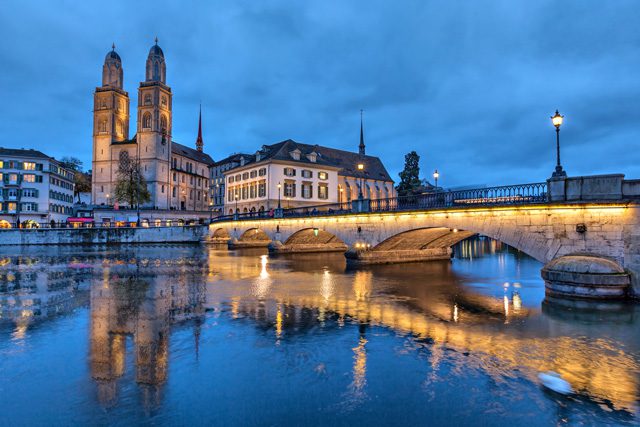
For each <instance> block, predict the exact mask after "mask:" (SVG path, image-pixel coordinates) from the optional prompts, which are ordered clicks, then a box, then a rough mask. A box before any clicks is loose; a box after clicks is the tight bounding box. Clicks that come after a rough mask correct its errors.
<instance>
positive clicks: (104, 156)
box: [92, 39, 213, 212]
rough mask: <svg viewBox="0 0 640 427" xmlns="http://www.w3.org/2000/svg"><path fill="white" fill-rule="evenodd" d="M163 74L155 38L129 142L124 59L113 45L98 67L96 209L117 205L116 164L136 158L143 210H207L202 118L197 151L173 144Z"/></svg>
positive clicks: (208, 163)
mask: <svg viewBox="0 0 640 427" xmlns="http://www.w3.org/2000/svg"><path fill="white" fill-rule="evenodd" d="M166 74H167V72H166V64H165V58H164V53H163V52H162V49H161V48H160V46H158V40H157V39H156V42H155V44H154V45H153V46H152V47H151V49H150V50H149V55H148V56H147V61H146V71H145V79H144V81H143V82H141V83H140V86H139V87H138V108H137V112H136V113H137V115H136V121H135V123H136V129H135V132H134V135H133V137H129V135H130V132H129V122H130V109H129V104H130V102H129V94H128V93H127V92H126V91H125V90H124V73H123V67H122V60H121V59H120V55H118V53H117V52H116V51H115V46H113V48H112V50H111V51H110V52H109V53H107V56H106V58H105V60H104V65H103V67H102V86H99V87H97V88H96V90H95V93H94V112H93V160H92V167H93V176H92V202H93V204H94V205H96V206H103V207H105V208H107V207H109V206H113V205H115V204H116V200H115V199H114V192H115V187H116V182H117V172H118V166H119V164H120V161H121V159H126V158H135V159H139V162H140V169H141V171H142V174H143V176H144V179H145V181H146V183H147V188H148V190H149V193H150V194H151V199H150V201H149V202H147V203H145V204H144V205H142V208H143V209H158V210H179V211H192V212H204V211H208V210H209V209H210V207H209V204H210V201H209V198H210V197H209V180H210V177H211V173H210V168H211V166H212V165H213V160H212V159H211V157H210V156H209V155H207V154H205V153H204V152H203V141H202V114H200V118H199V123H198V137H197V140H196V143H195V148H192V147H188V146H186V145H182V144H179V143H177V142H175V141H173V140H172V139H171V131H172V123H173V117H172V99H171V98H172V93H171V87H169V86H168V85H167V82H166ZM119 204H120V205H122V203H119ZM123 207H124V206H123ZM130 208H133V207H130Z"/></svg>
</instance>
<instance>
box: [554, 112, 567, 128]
mask: <svg viewBox="0 0 640 427" xmlns="http://www.w3.org/2000/svg"><path fill="white" fill-rule="evenodd" d="M563 119H564V116H563V115H562V114H560V113H559V112H558V110H556V114H554V115H553V116H552V117H551V122H552V123H553V125H554V126H555V127H556V128H559V127H560V126H561V125H562V120H563Z"/></svg>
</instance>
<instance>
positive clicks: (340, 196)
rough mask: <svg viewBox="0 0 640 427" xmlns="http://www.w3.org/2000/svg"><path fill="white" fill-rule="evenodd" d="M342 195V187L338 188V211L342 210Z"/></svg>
mask: <svg viewBox="0 0 640 427" xmlns="http://www.w3.org/2000/svg"><path fill="white" fill-rule="evenodd" d="M342 193H344V188H342V186H340V192H339V193H338V197H339V200H338V203H339V204H340V209H342Z"/></svg>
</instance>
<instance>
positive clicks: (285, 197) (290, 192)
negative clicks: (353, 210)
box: [223, 139, 395, 214]
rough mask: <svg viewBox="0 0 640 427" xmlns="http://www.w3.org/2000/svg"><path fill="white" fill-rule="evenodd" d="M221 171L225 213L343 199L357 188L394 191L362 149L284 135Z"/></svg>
mask: <svg viewBox="0 0 640 427" xmlns="http://www.w3.org/2000/svg"><path fill="white" fill-rule="evenodd" d="M359 164H360V165H362V168H359V167H358V165H359ZM223 175H224V183H225V191H226V194H225V199H224V203H225V205H224V212H225V213H227V214H231V213H233V212H235V211H236V210H237V211H238V212H241V213H246V212H261V211H264V210H270V209H275V208H277V207H278V205H280V207H282V208H285V209H286V208H296V207H305V206H317V205H322V204H336V203H346V202H350V201H351V200H355V199H357V198H358V197H359V195H360V192H362V197H363V198H365V199H383V198H388V197H394V196H395V192H394V188H393V180H392V179H391V177H390V176H389V173H388V172H387V170H386V169H385V167H384V165H383V164H382V161H381V160H380V159H379V158H378V157H373V156H367V155H366V154H365V153H364V149H363V148H361V151H360V152H359V153H352V152H349V151H343V150H336V149H333V148H328V147H322V146H319V145H308V144H301V143H299V142H296V141H293V140H290V139H289V140H286V141H282V142H279V143H277V144H273V145H264V146H262V148H261V149H260V150H258V151H257V152H256V153H255V155H254V156H251V157H249V158H247V159H246V160H245V162H244V164H240V165H238V166H236V167H234V168H232V169H228V170H226V171H225V172H223Z"/></svg>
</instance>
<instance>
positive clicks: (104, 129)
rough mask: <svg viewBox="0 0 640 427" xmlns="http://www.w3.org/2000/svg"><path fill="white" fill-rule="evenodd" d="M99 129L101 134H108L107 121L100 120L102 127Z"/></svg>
mask: <svg viewBox="0 0 640 427" xmlns="http://www.w3.org/2000/svg"><path fill="white" fill-rule="evenodd" d="M98 129H99V130H100V132H101V133H107V119H102V120H100V126H99V128H98Z"/></svg>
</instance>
